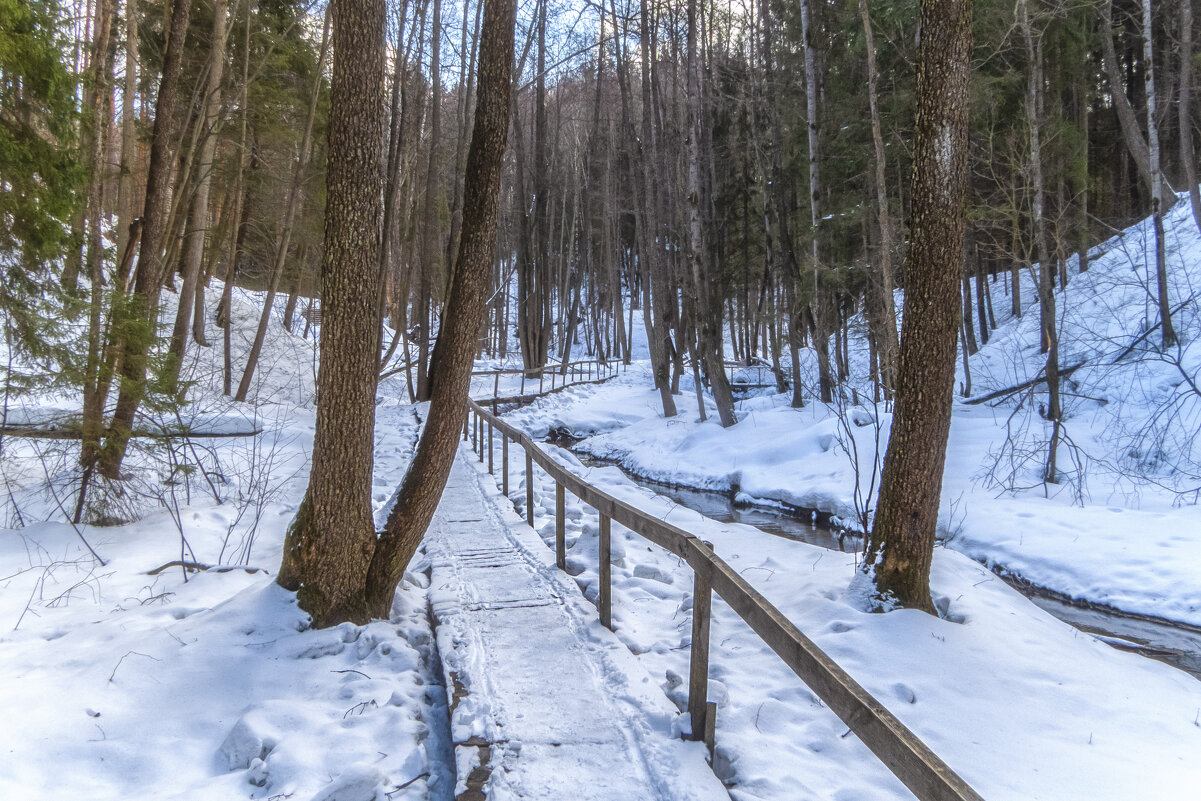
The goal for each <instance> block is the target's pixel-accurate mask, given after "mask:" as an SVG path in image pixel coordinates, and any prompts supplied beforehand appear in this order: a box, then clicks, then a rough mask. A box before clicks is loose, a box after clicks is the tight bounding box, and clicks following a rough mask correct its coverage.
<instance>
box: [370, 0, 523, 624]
mask: <svg viewBox="0 0 1201 801" xmlns="http://www.w3.org/2000/svg"><path fill="white" fill-rule="evenodd" d="M515 13H516V2H515V0H495V2H488V3H486V4H485V6H484V20H483V27H482V29H481V32H480V57H479V83H478V85H479V90H478V97H477V102H476V113H475V129H474V131H473V133H472V138H471V148H470V150H469V152H468V155H467V171H466V178H465V181H464V188H463V231H462V238H461V240H460V242H459V252H458V260H457V262H456V264H455V269H454V279H453V280H452V282H451V288H450V297H449V299H448V302H447V305H446V309H447V311H446V315H445V317H444V318H443V321H442V329H441V331H439V333H438V338H439V340H440V346H439V348H438V353H439V363H438V372H437V375H436V376H435V380H434V381H433V387H432V392H431V399H430V411H429V417H428V418H427V419H426V421H425V430H424V431H422V434H421V440H420V442H419V443H418V445H417V452H416V454H414V456H413V461H412V463H411V464H410V465H409V469H408V471H407V472H406V473H405V478H404V482H403V483H402V484H401V487H400V491H399V493H398V496H397V501H396V506H395V507H393V510H392V513H391V515H390V516H389V517H388V523H387V525H386V526H385V528H384V531H383V533H382V534H381V535H380V537H379V541H378V543H377V544H376V545H375V550H374V553H373V554H372V558H371V565H370V570H369V572H368V574H367V586H366V598H367V610H368V611H369V612H370V613H371V614H373V615H375V616H379V617H384V616H387V615H388V613H389V611H390V609H391V607H392V598H393V596H394V595H395V593H396V585H397V583H398V582H399V580H400V577H401V576H402V575H404V570H405V567H406V566H407V565H408V563H409V560H410V559H411V558H412V557H413V554H414V553H415V552H416V550H417V546H418V544H419V543H420V542H421V538H422V536H424V534H425V529H426V527H427V526H428V525H429V521H430V519H431V518H432V517H433V514H434V510H435V509H436V508H437V506H438V501H439V499H440V498H441V496H442V490H443V488H444V487H445V486H446V479H447V477H448V476H449V475H450V468H451V465H452V464H453V463H454V459H455V454H456V453H457V452H458V441H459V434H460V433H461V432H462V430H463V418H464V416H465V415H466V413H467V391H468V388H469V385H470V383H471V365H472V360H473V359H474V356H475V350H476V340H477V338H478V336H479V323H480V320H481V319H482V318H483V315H484V311H485V308H486V306H487V303H488V278H489V275H490V272H491V269H492V262H493V255H494V253H495V250H496V230H497V219H498V216H499V209H500V177H501V167H502V164H503V161H504V153H505V143H506V139H507V136H508V131H509V110H510V96H511V83H512V78H511V76H512V71H513V25H514V18H515ZM368 441H370V438H369V439H368ZM364 490H370V485H369V482H368V483H367V484H364Z"/></svg>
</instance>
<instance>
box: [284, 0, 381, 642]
mask: <svg viewBox="0 0 1201 801" xmlns="http://www.w3.org/2000/svg"><path fill="white" fill-rule="evenodd" d="M386 6H387V4H386V3H385V1H384V0H338V2H335V3H332V4H331V6H330V9H331V10H330V14H331V16H332V22H333V40H334V65H333V81H332V83H331V88H330V115H329V162H328V164H329V166H328V173H327V179H326V185H327V201H326V211H325V252H324V257H323V263H322V296H323V297H322V325H321V352H322V355H323V358H322V359H321V366H320V368H319V369H318V373H317V420H316V429H315V434H314V438H313V467H312V471H311V473H310V475H309V486H308V491H307V492H306V493H305V497H304V500H303V501H302V502H301V504H300V508H299V509H298V510H297V512H296V518H295V519H294V520H293V521H292V524H291V526H290V527H289V529H288V533H287V537H286V540H285V542H284V554H283V562H282V564H281V565H280V570H279V577H278V579H277V581H278V582H279V584H280V585H281V586H283V587H285V588H287V589H290V590H296V591H297V599H298V601H299V603H300V606H301V608H302V609H304V610H305V611H306V612H308V613H309V614H310V615H311V616H312V618H313V622H314V625H316V626H319V627H321V626H330V625H335V624H337V623H341V622H343V621H347V620H351V621H355V622H360V623H362V622H366V620H367V619H368V618H369V617H370V612H371V610H370V608H369V607H368V603H367V597H366V591H365V579H366V576H367V569H368V566H369V564H370V561H371V553H372V548H373V546H374V543H375V525H374V522H373V520H372V514H371V473H372V463H373V457H372V446H373V442H374V434H375V387H376V380H377V376H378V369H379V320H378V308H379V289H380V287H379V228H380V216H381V213H382V207H383V203H382V189H383V142H384V123H385V100H386V97H385V89H384V73H385V68H386V61H385V47H386V37H385V17H386V11H387V8H386ZM385 611H386V610H385Z"/></svg>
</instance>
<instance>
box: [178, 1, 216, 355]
mask: <svg viewBox="0 0 1201 801" xmlns="http://www.w3.org/2000/svg"><path fill="white" fill-rule="evenodd" d="M225 4H226V0H214V2H213V38H212V49H211V50H210V51H209V61H208V81H207V82H206V86H205V92H204V113H203V114H202V115H201V122H200V126H199V136H200V137H202V140H201V144H200V150H199V154H198V160H197V162H196V171H197V176H198V179H199V184H198V185H197V187H196V196H195V197H194V198H193V199H192V205H191V210H190V212H189V219H188V230H187V234H186V239H185V241H184V275H183V286H182V287H181V288H180V291H179V306H178V308H177V309H176V312H175V328H174V330H173V331H172V332H171V346H170V349H169V351H168V352H169V353H170V354H171V356H172V357H173V362H172V364H171V367H170V369H171V370H172V372H173V373H174V377H175V378H176V379H178V377H179V369H180V365H181V362H182V361H183V356H184V349H185V348H186V347H187V343H188V328H189V324H190V323H191V322H192V312H193V311H194V309H193V305H194V304H193V300H194V299H195V297H196V285H197V283H199V281H200V265H201V262H202V260H203V258H204V240H205V237H206V236H207V234H208V227H209V190H210V188H211V187H212V183H213V175H212V173H213V157H214V155H215V154H216V152H217V124H218V116H219V114H220V111H221V82H222V80H223V77H224V72H225V28H226V26H225ZM201 331H203V329H201ZM198 344H207V343H203V342H199V341H198Z"/></svg>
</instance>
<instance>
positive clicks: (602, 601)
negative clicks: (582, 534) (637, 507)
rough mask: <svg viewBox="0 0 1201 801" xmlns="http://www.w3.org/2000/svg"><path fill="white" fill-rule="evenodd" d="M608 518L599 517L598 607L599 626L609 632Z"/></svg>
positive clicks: (609, 563) (611, 572) (610, 570)
mask: <svg viewBox="0 0 1201 801" xmlns="http://www.w3.org/2000/svg"><path fill="white" fill-rule="evenodd" d="M610 528H611V526H610V522H609V516H608V515H607V514H605V513H604V512H601V516H600V556H599V561H600V597H599V598H598V599H597V600H598V601H599V606H600V622H601V625H602V626H604V627H605V628H607V629H608V630H609V631H612V630H613V587H612V583H613V563H612V559H611V553H612V542H611V537H610Z"/></svg>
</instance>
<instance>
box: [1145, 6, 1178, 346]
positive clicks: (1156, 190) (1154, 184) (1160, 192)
mask: <svg viewBox="0 0 1201 801" xmlns="http://www.w3.org/2000/svg"><path fill="white" fill-rule="evenodd" d="M1151 23H1152V16H1151V0H1143V79H1144V81H1145V86H1146V92H1147V154H1148V159H1149V161H1148V169H1149V170H1150V172H1151V216H1152V220H1153V225H1154V227H1155V289H1156V298H1157V299H1158V301H1159V321H1160V324H1161V325H1160V333H1161V334H1162V335H1163V341H1162V344H1163V348H1164V350H1167V349H1168V348H1170V347H1172V346H1173V345H1175V344H1176V329H1175V327H1174V326H1173V325H1172V304H1171V301H1170V300H1169V299H1168V257H1167V247H1166V245H1165V243H1164V230H1163V214H1164V212H1165V211H1166V210H1167V209H1168V208H1170V207H1171V206H1172V204H1173V203H1175V202H1176V195H1175V193H1174V192H1172V188H1171V187H1170V186H1165V184H1166V183H1167V182H1166V181H1165V180H1164V178H1163V174H1162V172H1161V171H1160V167H1159V123H1158V120H1156V118H1155V58H1154V55H1155V54H1154V49H1153V46H1152V41H1153V38H1154V32H1153V29H1152V26H1151ZM1165 194H1170V195H1171V198H1172V200H1171V201H1170V202H1167V205H1165V201H1167V198H1165V197H1164V195H1165Z"/></svg>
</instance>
